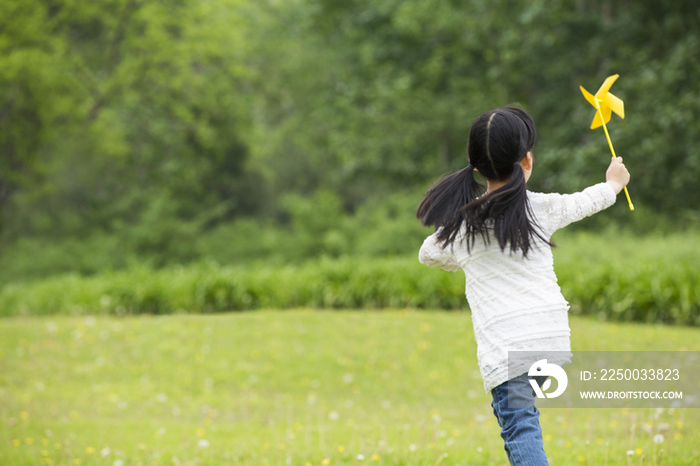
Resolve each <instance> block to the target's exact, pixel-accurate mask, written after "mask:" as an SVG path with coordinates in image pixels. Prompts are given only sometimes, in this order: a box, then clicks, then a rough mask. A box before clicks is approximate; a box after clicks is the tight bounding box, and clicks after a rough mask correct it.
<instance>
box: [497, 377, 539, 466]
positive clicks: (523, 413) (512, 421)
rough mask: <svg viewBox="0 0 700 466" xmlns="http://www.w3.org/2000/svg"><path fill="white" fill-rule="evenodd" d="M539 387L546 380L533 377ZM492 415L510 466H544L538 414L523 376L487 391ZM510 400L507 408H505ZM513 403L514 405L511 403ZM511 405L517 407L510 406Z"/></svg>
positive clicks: (530, 388)
mask: <svg viewBox="0 0 700 466" xmlns="http://www.w3.org/2000/svg"><path fill="white" fill-rule="evenodd" d="M536 379H537V383H538V384H539V385H540V386H541V385H542V384H543V383H544V381H545V380H546V379H547V377H537V378H536ZM491 396H492V397H493V402H491V406H492V407H493V414H494V415H495V416H496V419H498V425H499V426H501V437H503V440H504V441H505V449H506V453H507V454H508V461H510V464H512V465H513V466H516V465H517V466H545V465H548V464H549V462H548V461H547V455H545V453H544V445H543V443H542V428H541V427H540V412H539V411H538V410H537V408H536V407H535V392H534V391H533V390H532V386H531V385H530V382H529V380H528V376H527V374H523V375H521V376H520V377H516V378H514V379H511V380H509V381H507V382H504V383H502V384H501V385H499V386H498V387H496V388H494V389H493V390H491ZM508 397H511V400H510V401H511V407H509V406H508ZM514 401H515V403H513V402H514ZM513 404H515V405H516V406H517V408H514V407H513Z"/></svg>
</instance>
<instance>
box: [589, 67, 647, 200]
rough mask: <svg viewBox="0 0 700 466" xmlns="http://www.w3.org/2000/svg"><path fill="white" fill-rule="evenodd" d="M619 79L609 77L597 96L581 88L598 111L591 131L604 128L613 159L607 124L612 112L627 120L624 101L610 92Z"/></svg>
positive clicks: (627, 194)
mask: <svg viewBox="0 0 700 466" xmlns="http://www.w3.org/2000/svg"><path fill="white" fill-rule="evenodd" d="M619 77H620V75H619V74H614V75H612V76H608V77H607V78H606V79H605V81H604V82H603V85H602V86H600V89H598V92H596V93H595V95H591V93H590V92H588V91H587V90H585V89H584V88H583V86H579V87H580V89H581V93H582V94H583V96H584V97H585V98H586V100H587V101H588V102H589V103H590V104H591V105H593V106H594V107H595V108H596V109H597V110H598V111H597V112H596V114H595V116H594V117H593V122H592V123H591V129H596V128H598V127H599V126H602V127H603V129H604V130H605V137H606V138H607V139H608V145H609V146H610V152H612V156H613V157H617V156H616V155H615V149H613V145H612V141H611V140H610V134H609V133H608V127H607V126H605V123H607V122H608V121H610V116H611V115H612V112H615V113H617V114H618V115H619V116H620V118H625V104H624V102H622V100H620V99H618V98H617V97H615V96H614V95H612V94H611V93H610V92H609V91H610V87H611V86H612V85H613V83H614V82H615V81H616V80H617V78H619ZM624 189H625V196H627V203H628V204H629V206H630V210H634V205H632V200H631V199H630V194H629V193H628V192H627V186H625V187H624Z"/></svg>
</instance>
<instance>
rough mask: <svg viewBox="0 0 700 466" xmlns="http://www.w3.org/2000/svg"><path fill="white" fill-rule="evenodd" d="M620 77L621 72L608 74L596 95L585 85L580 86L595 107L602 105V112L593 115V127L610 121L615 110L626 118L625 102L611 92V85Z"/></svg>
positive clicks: (621, 116)
mask: <svg viewBox="0 0 700 466" xmlns="http://www.w3.org/2000/svg"><path fill="white" fill-rule="evenodd" d="M619 77H620V75H619V74H614V75H612V76H608V78H607V79H606V80H605V82H604V83H603V85H602V86H600V89H598V92H596V93H595V96H593V95H591V93H590V92H588V91H587V90H585V89H584V88H583V86H579V87H580V88H581V93H582V94H583V96H584V97H585V98H586V100H587V101H588V102H589V103H590V104H591V105H593V107H595V108H598V106H600V112H598V113H596V115H595V117H593V123H591V129H596V128H598V127H600V126H603V124H604V123H607V122H608V121H610V115H612V113H611V112H615V113H616V114H617V115H618V116H619V117H620V118H625V104H624V102H622V101H621V100H620V99H618V98H617V97H615V96H614V95H612V94H611V93H610V92H609V91H610V87H612V85H613V83H614V82H615V81H617V78H619ZM596 99H598V103H596ZM601 115H602V116H601Z"/></svg>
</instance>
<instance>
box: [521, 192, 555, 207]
mask: <svg viewBox="0 0 700 466" xmlns="http://www.w3.org/2000/svg"><path fill="white" fill-rule="evenodd" d="M557 196H560V194H558V193H538V192H534V191H528V192H527V199H528V201H530V204H531V205H533V207H534V206H535V205H538V204H545V203H547V202H549V201H550V200H551V199H552V198H554V197H557Z"/></svg>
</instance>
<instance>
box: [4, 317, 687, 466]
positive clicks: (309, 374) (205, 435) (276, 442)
mask: <svg viewBox="0 0 700 466" xmlns="http://www.w3.org/2000/svg"><path fill="white" fill-rule="evenodd" d="M571 327H572V344H573V347H574V350H652V349H655V350H700V343H699V342H700V329H697V328H683V327H665V326H654V325H645V324H611V323H604V322H597V321H594V320H591V319H588V318H580V317H573V318H572V320H571ZM0 368H2V370H1V371H0V464H3V465H5V464H8V465H30V464H31V465H34V464H47V465H76V464H81V465H111V466H115V465H116V466H118V465H120V464H122V465H124V466H127V465H139V464H140V465H177V464H183V465H184V464H188V465H218V464H244V465H245V464H249V465H266V464H270V465H288V464H291V465H306V464H307V463H308V464H311V465H313V466H316V465H321V466H322V465H324V464H329V465H337V464H353V465H362V464H368V465H377V466H379V465H433V464H435V463H436V462H438V460H439V458H440V457H441V455H443V454H445V453H446V454H448V456H447V457H445V458H443V459H442V462H441V463H440V464H441V465H460V466H466V465H503V464H506V463H507V460H506V456H505V453H504V451H503V446H502V441H501V439H500V437H499V428H498V426H497V424H496V421H495V418H494V417H493V415H492V413H491V408H490V405H489V403H490V396H489V395H488V394H485V393H484V391H483V388H482V382H481V378H480V376H479V373H478V369H477V364H476V351H475V343H474V338H473V333H472V330H471V321H470V318H469V314H468V313H464V312H452V313H445V312H416V311H390V312H389V311H388V312H368V311H360V312H356V311H344V312H324V311H310V310H296V311H282V312H280V311H260V312H253V313H237V314H216V315H205V316H202V315H169V316H150V315H145V316H127V317H121V318H120V317H113V316H96V317H92V316H87V317H85V316H80V317H74V316H60V315H57V316H49V317H12V318H4V319H1V320H0ZM542 413H543V414H542V426H543V429H544V434H545V440H546V441H545V447H546V450H547V453H548V455H549V456H550V458H551V459H552V464H566V465H570V464H581V465H593V464H595V465H599V464H605V461H606V458H607V461H608V464H610V465H613V464H617V465H622V464H635V465H637V464H653V463H652V461H654V460H655V463H656V464H661V465H696V464H698V462H700V436H699V435H698V432H699V431H700V412H699V411H698V410H690V409H685V410H683V409H679V410H653V409H628V410H625V409H623V410H610V409H587V410H586V409H571V410H565V409H543V411H542ZM631 429H634V430H635V433H634V436H633V438H632V435H631V433H630V432H631ZM657 433H662V434H663V435H664V438H665V440H664V442H663V443H662V444H655V443H654V442H653V441H652V438H653V436H654V435H655V434H657ZM204 440H206V442H207V443H208V446H207V447H203V446H200V441H202V444H204V442H203V441H204ZM15 444H17V445H15ZM630 449H633V450H636V451H637V453H635V454H634V455H632V456H630V457H628V456H627V455H626V452H627V451H628V450H630ZM662 449H663V452H662V451H661V450H662ZM358 455H364V459H363V460H360V459H358ZM374 455H376V456H374ZM628 460H629V461H631V463H628Z"/></svg>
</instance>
